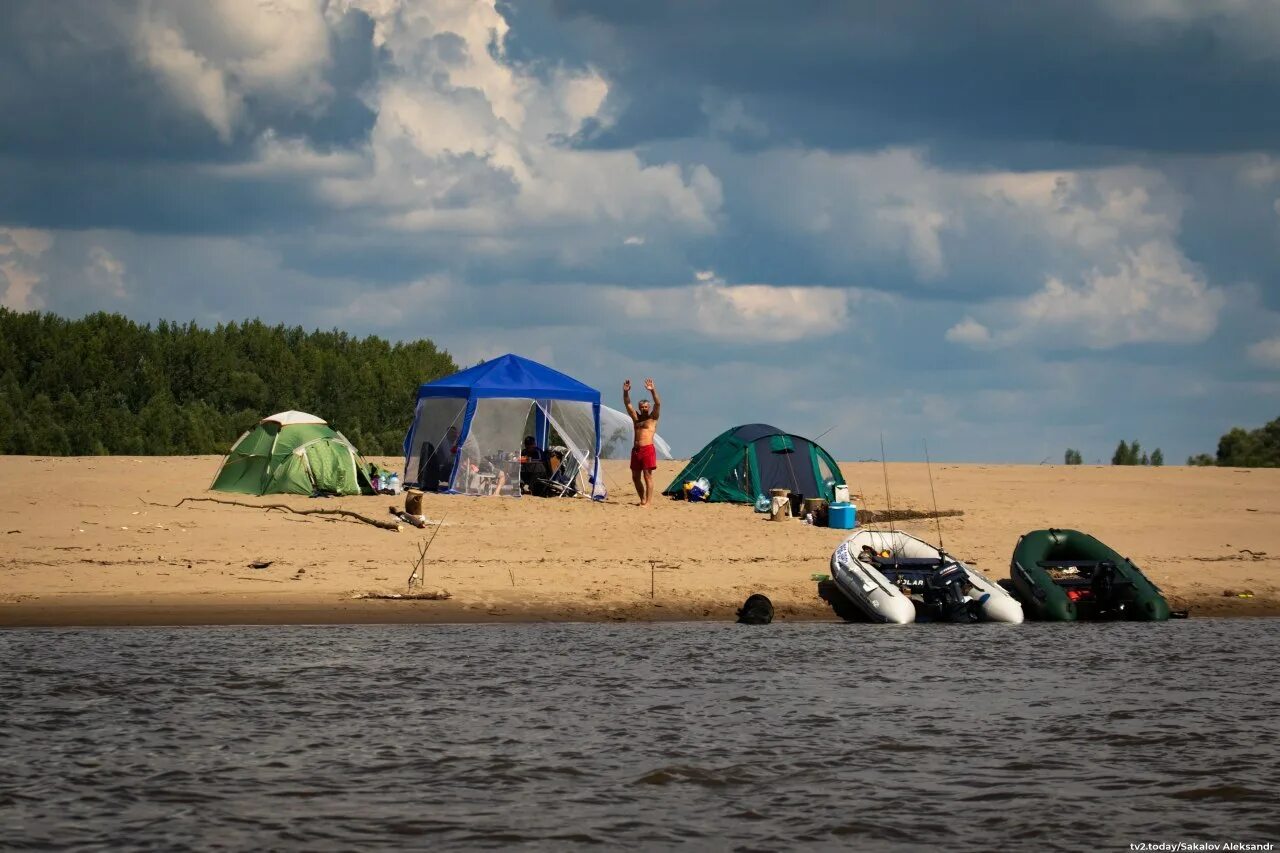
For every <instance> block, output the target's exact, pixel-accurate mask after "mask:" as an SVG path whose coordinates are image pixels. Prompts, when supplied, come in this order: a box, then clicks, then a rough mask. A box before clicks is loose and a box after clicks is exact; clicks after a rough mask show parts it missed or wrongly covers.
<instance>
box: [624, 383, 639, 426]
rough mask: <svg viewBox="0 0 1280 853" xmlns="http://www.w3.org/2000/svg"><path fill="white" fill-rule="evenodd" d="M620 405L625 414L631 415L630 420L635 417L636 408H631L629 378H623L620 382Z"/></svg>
mask: <svg viewBox="0 0 1280 853" xmlns="http://www.w3.org/2000/svg"><path fill="white" fill-rule="evenodd" d="M622 405H623V407H624V408H626V410H627V414H628V415H631V420H633V421H634V420H635V419H636V410H635V409H633V408H631V380H630V379H627V380H624V381H623V383H622Z"/></svg>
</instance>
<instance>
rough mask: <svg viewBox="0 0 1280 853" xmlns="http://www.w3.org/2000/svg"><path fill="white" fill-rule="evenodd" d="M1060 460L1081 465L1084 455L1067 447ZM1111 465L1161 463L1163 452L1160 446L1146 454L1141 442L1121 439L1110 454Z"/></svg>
mask: <svg viewBox="0 0 1280 853" xmlns="http://www.w3.org/2000/svg"><path fill="white" fill-rule="evenodd" d="M1062 461H1063V463H1064V464H1067V465H1083V464H1084V456H1083V455H1082V454H1081V453H1080V451H1079V450H1076V449H1074V448H1071V447H1068V448H1067V451H1066V453H1064V454H1063V458H1062ZM1111 464H1112V465H1163V464H1164V452H1163V451H1162V450H1160V448H1158V447H1157V448H1156V449H1155V450H1153V451H1151V455H1149V456H1148V455H1147V453H1146V451H1144V450H1143V449H1142V444H1141V443H1139V442H1138V441H1136V440H1135V441H1134V442H1133V443H1132V444H1130V443H1129V442H1127V441H1124V440H1121V442H1120V444H1119V446H1118V447H1116V452H1115V453H1113V454H1112V455H1111Z"/></svg>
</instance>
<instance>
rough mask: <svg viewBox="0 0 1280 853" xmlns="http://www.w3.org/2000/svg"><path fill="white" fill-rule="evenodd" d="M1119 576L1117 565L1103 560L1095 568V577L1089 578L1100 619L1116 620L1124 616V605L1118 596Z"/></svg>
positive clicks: (1090, 588)
mask: <svg viewBox="0 0 1280 853" xmlns="http://www.w3.org/2000/svg"><path fill="white" fill-rule="evenodd" d="M1118 574H1119V573H1118V572H1117V570H1116V564H1115V563H1113V562H1111V561H1110V560H1102V561H1101V562H1099V563H1098V565H1096V566H1094V568H1093V576H1092V577H1090V578H1089V590H1090V592H1091V593H1093V602H1094V607H1095V608H1097V611H1096V612H1097V616H1098V618H1102V619H1106V618H1113V619H1114V618H1116V617H1119V616H1121V615H1122V612H1123V610H1124V603H1123V602H1121V601H1118V600H1117V596H1116V586H1117V583H1116V581H1117V580H1118V578H1117V577H1116V576H1117V575H1118Z"/></svg>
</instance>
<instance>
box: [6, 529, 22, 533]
mask: <svg viewBox="0 0 1280 853" xmlns="http://www.w3.org/2000/svg"><path fill="white" fill-rule="evenodd" d="M21 532H22V531H21V530H6V531H5V533H6V534H8V533H21Z"/></svg>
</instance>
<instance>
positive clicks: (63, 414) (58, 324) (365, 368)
mask: <svg viewBox="0 0 1280 853" xmlns="http://www.w3.org/2000/svg"><path fill="white" fill-rule="evenodd" d="M455 370H457V366H456V365H455V364H454V362H453V359H452V358H451V357H450V356H449V354H448V353H447V352H444V351H442V350H439V349H437V348H436V346H435V344H433V343H432V342H431V341H429V340H420V341H413V342H411V343H396V344H392V343H390V342H388V341H386V340H383V339H382V338H378V337H367V338H358V337H352V336H351V335H348V334H346V333H345V332H339V331H336V330H335V331H330V332H321V331H311V332H308V331H305V330H304V329H302V328H300V327H288V326H283V325H280V326H269V325H267V324H265V323H262V322H259V321H256V320H252V321H247V322H244V323H227V324H225V325H219V326H217V327H215V328H212V329H204V328H200V327H199V326H197V325H195V324H194V323H186V324H182V323H171V322H160V323H159V324H158V325H156V326H154V327H153V326H150V325H144V324H139V323H135V322H133V321H131V320H129V319H127V318H125V317H122V316H120V315H118V314H91V315H89V316H87V317H84V318H83V319H79V320H67V319H64V318H61V317H58V316H56V315H53V314H40V313H19V312H15V311H10V310H8V309H5V308H0V452H3V453H10V454H17V453H23V454H37V455H69V454H71V455H93V454H109V453H121V454H150V455H183V454H197V453H225V452H226V451H227V449H228V448H229V447H230V446H231V444H232V442H233V441H235V439H236V438H237V437H238V436H239V435H240V434H241V433H242V432H244V431H245V430H246V429H248V428H249V427H250V426H252V425H253V424H255V423H257V422H258V421H259V420H260V419H261V418H263V417H264V416H266V415H270V414H274V413H276V412H280V411H285V410H288V409H297V410H300V411H304V412H310V413H312V414H314V415H318V416H320V417H322V418H324V419H325V420H327V421H328V422H329V423H330V424H331V425H332V426H333V427H334V428H335V429H337V430H339V431H341V432H342V433H343V434H345V435H346V436H347V438H349V439H350V440H351V441H352V442H353V443H354V444H355V445H356V447H358V448H360V450H361V452H363V453H365V454H367V455H375V456H376V455H398V454H399V453H400V449H401V442H402V441H403V440H404V434H405V430H406V429H407V428H408V425H409V420H410V419H411V417H412V413H413V405H414V397H415V392H416V391H417V388H418V385H419V384H421V383H423V382H428V381H430V380H432V379H436V378H439V377H441V376H445V375H448V374H449V373H452V372H454V371H455Z"/></svg>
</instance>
